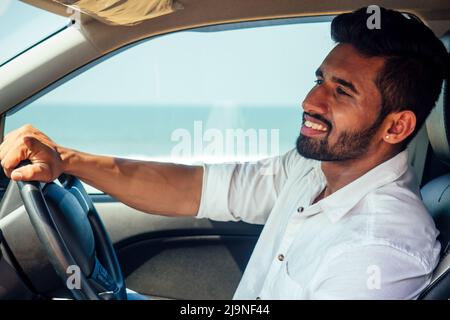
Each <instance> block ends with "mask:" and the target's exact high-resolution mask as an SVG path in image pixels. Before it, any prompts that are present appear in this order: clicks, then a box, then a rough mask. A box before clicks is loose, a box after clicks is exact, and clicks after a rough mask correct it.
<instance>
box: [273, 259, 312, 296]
mask: <svg viewBox="0 0 450 320" xmlns="http://www.w3.org/2000/svg"><path fill="white" fill-rule="evenodd" d="M271 291H272V292H271V294H270V296H271V298H272V299H282V300H298V299H305V298H306V297H305V289H304V286H303V285H302V284H301V283H300V282H299V281H297V280H295V279H293V278H292V276H291V275H290V274H289V263H288V262H287V261H286V262H285V263H283V265H282V266H281V268H280V270H279V272H278V274H277V276H276V277H275V279H274V281H273V286H272V290H271Z"/></svg>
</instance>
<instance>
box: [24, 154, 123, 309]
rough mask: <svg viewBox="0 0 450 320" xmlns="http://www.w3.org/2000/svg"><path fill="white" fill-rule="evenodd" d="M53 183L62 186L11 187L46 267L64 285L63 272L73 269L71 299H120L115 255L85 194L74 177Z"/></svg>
mask: <svg viewBox="0 0 450 320" xmlns="http://www.w3.org/2000/svg"><path fill="white" fill-rule="evenodd" d="M24 164H25V163H24ZM24 164H22V165H24ZM59 180H60V182H61V184H62V186H59V185H57V184H55V183H48V184H46V185H45V187H42V186H41V184H40V183H38V182H36V181H30V182H25V181H18V182H17V184H18V187H19V191H20V195H21V197H22V200H23V203H24V205H25V208H26V210H27V212H28V215H29V216H30V221H31V223H32V225H33V227H34V229H35V230H36V233H37V235H38V238H39V240H40V241H41V243H42V245H43V247H44V249H45V251H46V252H47V254H48V256H49V260H50V262H51V264H52V265H53V267H54V268H55V270H56V272H57V274H58V275H59V276H60V277H61V278H62V280H63V283H67V280H68V274H67V273H66V271H67V268H68V267H70V266H73V265H76V266H78V267H79V270H80V272H81V282H82V283H81V288H79V289H78V288H77V289H73V288H69V290H71V292H72V294H73V295H74V298H75V299H96V300H104V299H115V300H126V299H127V294H126V287H125V282H124V279H123V276H122V271H121V269H120V265H119V262H118V260H117V256H116V254H115V251H114V248H113V246H112V243H111V240H110V239H109V236H108V233H107V231H106V229H105V228H104V226H103V223H102V221H101V219H100V216H99V215H98V213H97V211H96V209H95V207H94V205H93V203H92V201H91V199H90V197H89V195H88V194H87V192H86V190H85V189H84V187H83V185H82V183H81V181H79V180H78V179H77V178H76V177H73V176H68V175H64V176H63V177H60V179H59ZM97 256H98V257H100V259H101V262H100V259H98V258H97Z"/></svg>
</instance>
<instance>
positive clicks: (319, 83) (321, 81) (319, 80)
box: [314, 79, 323, 85]
mask: <svg viewBox="0 0 450 320" xmlns="http://www.w3.org/2000/svg"><path fill="white" fill-rule="evenodd" d="M314 82H315V83H316V85H321V84H322V83H323V80H322V79H317V80H314Z"/></svg>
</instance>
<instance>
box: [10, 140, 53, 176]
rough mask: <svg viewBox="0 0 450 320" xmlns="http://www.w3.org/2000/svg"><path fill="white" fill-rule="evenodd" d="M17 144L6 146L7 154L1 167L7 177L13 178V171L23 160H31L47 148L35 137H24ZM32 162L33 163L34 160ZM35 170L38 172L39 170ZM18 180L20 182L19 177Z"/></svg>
mask: <svg viewBox="0 0 450 320" xmlns="http://www.w3.org/2000/svg"><path fill="white" fill-rule="evenodd" d="M15 142H16V143H14V144H13V145H10V146H8V145H7V146H5V148H4V149H5V152H4V155H3V156H2V159H1V165H2V167H3V171H4V172H5V174H6V176H7V177H11V174H12V172H13V170H14V169H15V168H16V167H17V166H18V165H19V163H20V162H21V161H22V160H26V159H30V157H31V156H32V155H33V154H37V153H39V151H40V150H42V149H43V148H44V147H45V146H44V145H43V144H42V143H41V142H40V141H39V140H37V139H35V138H33V137H23V138H21V139H19V140H18V141H15ZM30 160H31V161H32V162H33V159H30ZM35 169H36V170H37V168H35ZM27 172H28V171H27ZM11 178H12V177H11ZM16 179H19V180H20V178H18V176H16Z"/></svg>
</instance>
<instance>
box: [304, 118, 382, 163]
mask: <svg viewBox="0 0 450 320" xmlns="http://www.w3.org/2000/svg"><path fill="white" fill-rule="evenodd" d="M312 117H314V118H318V119H319V120H322V121H324V122H325V123H328V124H329V126H328V128H329V131H328V132H327V135H326V136H325V137H323V138H311V137H307V136H304V135H302V134H300V136H299V137H298V138H297V142H296V148H297V152H298V153H299V154H300V155H301V156H303V157H305V158H309V159H314V160H319V161H346V160H352V159H356V158H358V157H360V156H361V155H363V154H364V153H366V152H367V150H368V148H369V146H370V143H371V141H372V139H373V136H374V135H375V133H376V132H377V131H378V129H379V128H380V126H381V124H382V123H383V120H384V117H382V116H381V115H380V116H379V117H378V119H376V120H375V122H374V123H373V124H372V125H371V126H370V127H369V128H366V129H363V130H360V131H357V132H351V131H344V132H342V133H341V134H340V135H339V137H338V138H337V141H336V143H334V144H332V145H331V144H330V142H329V135H330V133H331V130H332V127H331V124H330V123H329V122H328V121H326V120H325V119H323V118H322V117H321V116H312ZM303 123H304V118H303Z"/></svg>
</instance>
